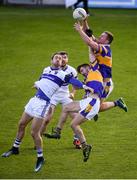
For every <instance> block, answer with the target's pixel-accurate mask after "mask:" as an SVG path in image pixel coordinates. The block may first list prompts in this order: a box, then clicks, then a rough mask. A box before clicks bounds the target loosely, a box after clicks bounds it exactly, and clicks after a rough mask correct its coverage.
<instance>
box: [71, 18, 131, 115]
mask: <svg viewBox="0 0 137 180" xmlns="http://www.w3.org/2000/svg"><path fill="white" fill-rule="evenodd" d="M74 28H75V29H76V31H78V32H79V34H80V36H81V38H82V39H83V41H84V42H85V43H86V44H87V45H88V47H89V58H90V65H91V66H96V64H97V65H98V64H99V71H100V72H101V74H102V76H103V85H104V91H103V95H102V98H101V102H103V101H104V100H105V99H106V98H107V97H108V96H109V94H110V93H111V92H112V90H113V82H112V52H111V48H110V44H111V43H112V41H113V34H112V33H111V32H108V31H105V32H103V33H102V34H101V35H100V37H99V38H98V39H96V38H95V37H94V36H93V34H92V31H91V30H90V29H89V26H88V23H87V20H84V21H83V26H81V24H80V23H79V22H78V23H75V25H74ZM117 102H118V104H117ZM113 106H119V107H121V108H122V109H124V111H126V112H127V110H128V109H127V106H126V104H125V103H124V101H123V100H122V98H120V99H118V101H115V104H114V103H107V104H106V103H105V104H102V106H101V109H100V111H101V110H103V111H104V110H107V109H109V108H111V107H113Z"/></svg>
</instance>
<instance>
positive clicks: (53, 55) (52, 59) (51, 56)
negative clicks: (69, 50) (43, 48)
mask: <svg viewBox="0 0 137 180" xmlns="http://www.w3.org/2000/svg"><path fill="white" fill-rule="evenodd" d="M56 54H59V55H60V53H59V52H55V53H54V54H52V56H51V59H52V60H53V58H54V56H55V55H56Z"/></svg>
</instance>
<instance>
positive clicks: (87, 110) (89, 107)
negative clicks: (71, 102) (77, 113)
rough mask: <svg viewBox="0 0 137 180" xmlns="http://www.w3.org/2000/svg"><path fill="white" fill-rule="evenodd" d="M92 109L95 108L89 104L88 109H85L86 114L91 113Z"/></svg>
mask: <svg viewBox="0 0 137 180" xmlns="http://www.w3.org/2000/svg"><path fill="white" fill-rule="evenodd" d="M92 107H93V106H91V105H90V104H88V106H87V107H86V109H85V112H86V113H87V112H90V111H91V109H92Z"/></svg>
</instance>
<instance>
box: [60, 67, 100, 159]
mask: <svg viewBox="0 0 137 180" xmlns="http://www.w3.org/2000/svg"><path fill="white" fill-rule="evenodd" d="M77 70H78V72H79V71H80V72H81V73H84V74H86V79H85V85H87V86H88V87H90V88H92V89H93V91H92V92H91V91H86V98H84V99H82V100H80V101H73V102H71V103H69V104H68V105H66V106H64V108H63V111H64V113H65V112H66V113H68V112H77V114H76V115H75V117H74V118H73V119H72V122H71V127H72V130H73V131H74V133H75V134H76V135H77V136H78V137H79V140H80V142H81V145H82V150H83V156H84V159H83V160H84V162H86V161H87V160H88V158H89V155H90V151H91V149H92V146H91V145H89V144H87V142H86V138H85V136H84V133H83V131H82V129H81V128H80V125H81V124H82V123H84V122H86V121H87V120H91V119H93V118H94V116H95V115H96V114H98V112H99V109H100V99H101V97H102V93H103V77H102V75H101V73H100V72H99V71H98V69H92V68H91V67H90V66H82V65H80V66H78V68H77Z"/></svg>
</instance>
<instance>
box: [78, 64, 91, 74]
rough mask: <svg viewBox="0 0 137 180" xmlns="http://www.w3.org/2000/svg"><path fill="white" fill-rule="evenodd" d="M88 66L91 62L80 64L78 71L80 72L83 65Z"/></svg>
mask: <svg viewBox="0 0 137 180" xmlns="http://www.w3.org/2000/svg"><path fill="white" fill-rule="evenodd" d="M87 66H89V64H87V63H84V64H80V65H79V66H78V67H77V72H78V73H80V69H81V68H82V67H87Z"/></svg>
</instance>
